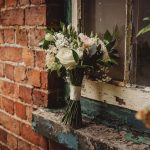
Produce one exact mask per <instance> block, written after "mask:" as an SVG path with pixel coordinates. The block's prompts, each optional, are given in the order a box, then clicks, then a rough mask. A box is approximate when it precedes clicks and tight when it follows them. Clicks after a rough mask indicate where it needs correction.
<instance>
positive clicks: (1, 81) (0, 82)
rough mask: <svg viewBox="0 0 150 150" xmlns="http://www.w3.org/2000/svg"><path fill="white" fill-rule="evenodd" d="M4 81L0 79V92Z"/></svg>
mask: <svg viewBox="0 0 150 150" xmlns="http://www.w3.org/2000/svg"><path fill="white" fill-rule="evenodd" d="M3 86H4V81H3V80H0V93H2V92H3Z"/></svg>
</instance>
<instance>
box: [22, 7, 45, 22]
mask: <svg viewBox="0 0 150 150" xmlns="http://www.w3.org/2000/svg"><path fill="white" fill-rule="evenodd" d="M25 24H26V25H46V7H45V6H41V7H31V8H27V9H26V10H25Z"/></svg>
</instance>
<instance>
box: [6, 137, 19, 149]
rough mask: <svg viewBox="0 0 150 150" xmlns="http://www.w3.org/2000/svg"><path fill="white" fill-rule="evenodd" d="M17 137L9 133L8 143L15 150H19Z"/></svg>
mask: <svg viewBox="0 0 150 150" xmlns="http://www.w3.org/2000/svg"><path fill="white" fill-rule="evenodd" d="M17 143H18V141H17V138H16V137H15V136H13V135H11V134H7V145H8V146H9V147H11V148H12V149H13V150H17V145H18V144H17Z"/></svg>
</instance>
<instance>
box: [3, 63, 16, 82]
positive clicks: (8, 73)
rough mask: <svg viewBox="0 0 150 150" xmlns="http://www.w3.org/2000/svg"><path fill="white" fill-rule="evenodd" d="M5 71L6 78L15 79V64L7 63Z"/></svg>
mask: <svg viewBox="0 0 150 150" xmlns="http://www.w3.org/2000/svg"><path fill="white" fill-rule="evenodd" d="M4 73H5V76H6V78H8V79H10V80H14V66H12V65H10V64H5V69H4Z"/></svg>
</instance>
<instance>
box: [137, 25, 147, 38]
mask: <svg viewBox="0 0 150 150" xmlns="http://www.w3.org/2000/svg"><path fill="white" fill-rule="evenodd" d="M149 31H150V24H149V25H147V26H146V27H144V28H143V29H141V30H140V31H139V33H138V34H137V37H138V36H139V35H142V34H144V33H146V32H149Z"/></svg>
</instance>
